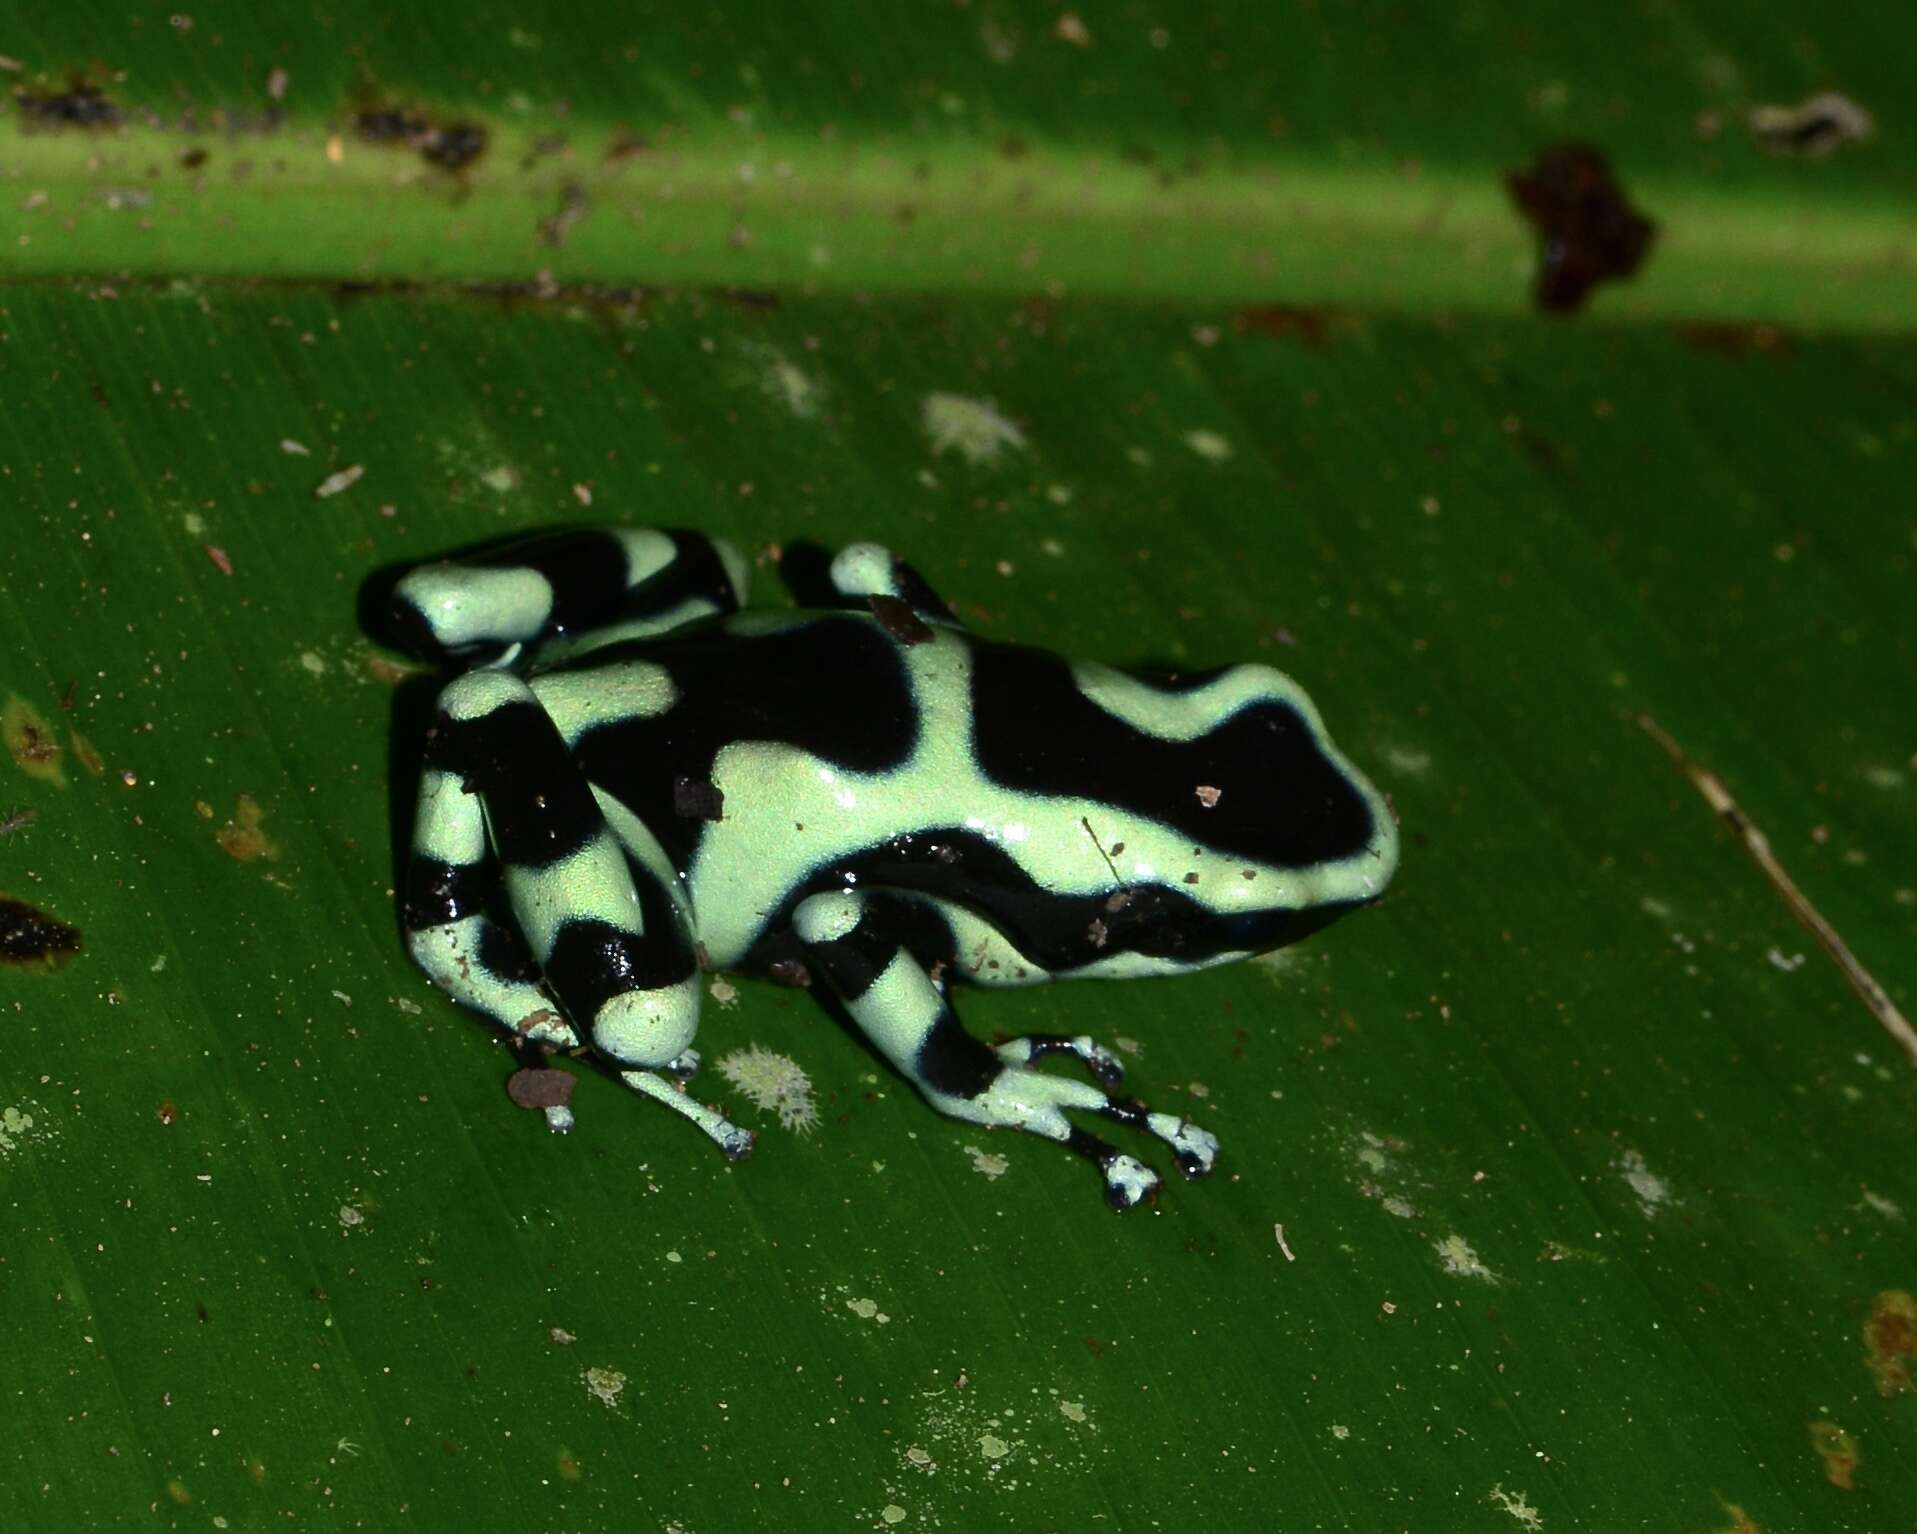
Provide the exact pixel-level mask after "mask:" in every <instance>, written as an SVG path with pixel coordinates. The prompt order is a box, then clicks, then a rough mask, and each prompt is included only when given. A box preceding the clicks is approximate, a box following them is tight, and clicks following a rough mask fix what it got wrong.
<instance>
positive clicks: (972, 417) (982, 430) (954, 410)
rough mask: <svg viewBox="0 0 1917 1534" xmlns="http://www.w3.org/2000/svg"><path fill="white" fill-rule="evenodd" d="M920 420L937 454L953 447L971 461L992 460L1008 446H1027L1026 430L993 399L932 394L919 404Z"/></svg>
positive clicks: (968, 461)
mask: <svg viewBox="0 0 1917 1534" xmlns="http://www.w3.org/2000/svg"><path fill="white" fill-rule="evenodd" d="M919 422H920V425H921V426H922V427H923V428H924V430H925V434H926V436H928V437H929V438H931V440H932V451H933V453H934V454H942V453H944V452H945V451H946V450H947V449H951V450H953V451H955V452H957V453H958V455H959V456H960V457H961V458H963V459H964V460H965V461H966V462H967V463H972V464H980V463H990V462H991V461H992V460H993V459H995V458H997V457H998V456H999V454H1000V453H1001V452H1003V451H1004V450H1005V449H1007V448H1014V449H1018V448H1023V447H1024V446H1025V433H1024V432H1022V431H1020V430H1019V428H1018V426H1017V424H1016V423H1015V422H1013V421H1011V420H1009V419H1008V418H1006V417H1005V416H1003V415H1001V414H1000V413H999V410H998V407H997V405H995V404H994V403H993V402H992V401H991V400H989V399H968V398H967V397H966V396H964V395H962V394H928V395H926V396H925V399H924V401H923V402H922V403H921V404H920V406H919Z"/></svg>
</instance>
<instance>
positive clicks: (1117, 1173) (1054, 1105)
mask: <svg viewBox="0 0 1917 1534" xmlns="http://www.w3.org/2000/svg"><path fill="white" fill-rule="evenodd" d="M905 904H906V903H905V902H902V901H899V900H897V899H895V898H892V897H886V896H878V897H873V896H868V895H861V894H852V893H845V894H831V895H814V896H813V897H811V898H810V899H808V900H806V901H804V902H802V903H801V904H800V906H799V908H798V910H797V911H796V912H795V913H794V918H793V923H794V927H795V929H796V931H797V933H798V937H799V940H800V941H801V942H802V943H803V944H805V946H806V950H807V953H808V955H809V956H810V957H811V958H812V959H813V961H814V962H815V963H816V964H817V966H818V968H819V970H820V972H821V973H822V974H823V975H824V976H825V978H826V980H827V981H828V982H829V983H830V984H831V986H832V988H833V990H834V991H835V992H837V994H838V995H839V997H840V999H841V1000H842V1001H843V1002H844V1003H845V1008H846V1010H847V1012H849V1013H850V1014H851V1016H852V1019H853V1021H854V1022H856V1023H857V1024H858V1025H859V1027H860V1029H861V1030H862V1031H863V1032H864V1033H865V1035H866V1036H867V1037H868V1038H869V1039H871V1040H872V1042H873V1044H874V1045H876V1046H877V1048H878V1049H879V1051H880V1053H882V1054H883V1055H884V1056H885V1057H886V1058H887V1059H888V1060H890V1061H891V1062H892V1063H893V1065H895V1066H896V1067H897V1068H898V1069H899V1070H900V1071H901V1072H902V1073H903V1074H904V1075H905V1076H906V1077H907V1078H908V1079H910V1080H911V1081H912V1083H913V1084H914V1085H915V1086H917V1087H918V1089H919V1091H920V1092H922V1093H923V1094H924V1096H925V1098H926V1100H927V1101H928V1102H930V1103H931V1104H932V1106H933V1107H935V1108H937V1109H938V1110H939V1111H940V1112H942V1113H946V1114H949V1115H951V1116H952V1117H953V1118H958V1119H964V1120H967V1121H969V1122H971V1123H975V1124H984V1125H988V1126H991V1127H994V1128H1007V1129H1022V1130H1025V1131H1026V1132H1027V1133H1029V1134H1036V1135H1041V1136H1043V1137H1044V1138H1045V1139H1048V1140H1056V1141H1058V1142H1059V1143H1060V1144H1062V1145H1065V1146H1068V1147H1069V1148H1070V1149H1072V1150H1074V1151H1076V1152H1077V1153H1078V1154H1080V1155H1082V1156H1084V1157H1086V1158H1087V1159H1088V1160H1090V1161H1092V1162H1094V1163H1095V1164H1096V1165H1097V1166H1098V1168H1099V1170H1100V1172H1101V1173H1102V1174H1103V1175H1104V1178H1105V1187H1106V1198H1107V1200H1108V1201H1109V1202H1110V1203H1111V1204H1112V1205H1113V1206H1114V1207H1115V1208H1120V1209H1125V1208H1129V1207H1131V1206H1132V1205H1133V1204H1136V1203H1137V1202H1138V1201H1139V1200H1140V1199H1142V1198H1145V1197H1146V1196H1148V1195H1149V1194H1151V1193H1153V1192H1154V1191H1155V1190H1156V1189H1157V1187H1158V1175H1157V1173H1155V1172H1153V1171H1152V1170H1151V1169H1150V1168H1149V1167H1147V1166H1145V1165H1144V1164H1143V1163H1142V1162H1140V1161H1138V1160H1136V1159H1134V1158H1133V1157H1131V1156H1127V1155H1123V1154H1121V1153H1120V1152H1119V1151H1117V1150H1116V1149H1115V1148H1113V1147H1112V1146H1110V1145H1108V1144H1106V1143H1105V1142H1104V1141H1103V1140H1101V1139H1099V1138H1098V1137H1097V1136H1096V1135H1092V1134H1089V1133H1087V1132H1086V1131H1085V1130H1083V1129H1080V1128H1079V1127H1078V1126H1076V1125H1075V1124H1073V1123H1072V1122H1071V1120H1070V1119H1068V1118H1067V1117H1066V1116H1065V1110H1067V1109H1081V1110H1083V1111H1086V1112H1090V1113H1097V1114H1099V1115H1101V1116H1103V1117H1105V1118H1109V1119H1113V1120H1115V1121H1117V1122H1120V1123H1124V1124H1126V1125H1128V1126H1131V1127H1134V1128H1140V1129H1144V1130H1146V1131H1147V1132H1148V1133H1151V1134H1155V1135H1157V1136H1158V1137H1159V1138H1161V1139H1164V1140H1166V1141H1167V1142H1168V1143H1170V1144H1172V1145H1173V1146H1174V1148H1175V1149H1176V1150H1177V1151H1178V1153H1179V1162H1180V1165H1181V1166H1182V1167H1184V1168H1185V1169H1186V1170H1187V1172H1193V1173H1195V1172H1199V1171H1208V1170H1209V1169H1210V1165H1211V1159H1212V1157H1213V1155H1215V1153H1216V1149H1217V1142H1216V1141H1215V1140H1213V1139H1212V1138H1211V1136H1209V1135H1207V1134H1205V1132H1204V1131H1203V1130H1199V1129H1196V1128H1195V1127H1194V1126H1192V1125H1189V1124H1186V1123H1185V1122H1184V1121H1183V1120H1181V1119H1176V1118H1174V1117H1173V1116H1172V1115H1169V1114H1158V1113H1151V1112H1150V1111H1149V1110H1147V1109H1145V1108H1144V1107H1143V1106H1142V1105H1139V1104H1134V1103H1115V1102H1113V1100H1112V1099H1111V1098H1110V1097H1109V1096H1107V1095H1106V1093H1105V1092H1104V1091H1103V1090H1101V1089H1100V1088H1099V1087H1097V1086H1094V1085H1092V1084H1091V1083H1089V1082H1084V1081H1075V1080H1072V1079H1070V1078H1068V1077H1063V1076H1052V1075H1047V1074H1044V1073H1042V1072H1039V1071H1036V1070H1033V1069H1032V1068H1031V1067H1030V1066H1029V1065H1027V1064H1026V1063H1025V1061H1026V1060H1027V1059H1030V1058H1031V1057H1033V1056H1034V1055H1037V1054H1042V1053H1046V1052H1048V1050H1047V1049H1046V1048H1045V1047H1044V1044H1039V1045H1038V1047H1032V1048H1026V1049H1025V1050H1024V1052H1023V1053H1022V1054H1021V1053H1020V1049H1019V1046H1020V1045H1021V1044H1022V1043H1023V1042H1024V1041H1013V1043H1012V1044H1009V1045H1007V1046H1005V1047H1004V1048H1002V1049H999V1050H993V1049H990V1048H988V1047H987V1046H986V1045H984V1044H982V1043H980V1042H979V1041H978V1040H977V1039H975V1038H973V1037H972V1036H971V1035H970V1034H969V1033H967V1032H966V1031H965V1029H964V1028H963V1027H962V1026H961V1025H960V1023H959V1020H958V1018H957V1016H956V1015H955V1014H954V1013H953V1011H952V1009H951V1006H950V1004H949V1003H948V1002H947V1001H946V999H945V998H944V996H942V995H941V994H940V992H939V988H938V986H937V985H936V984H935V983H934V982H933V980H932V978H931V976H930V975H929V974H927V972H926V970H925V967H924V966H923V965H922V964H921V963H920V962H919V961H918V960H917V959H916V958H915V957H913V955H912V953H911V951H910V949H909V948H908V947H907V946H906V945H905V943H904V942H903V941H902V940H901V938H900V936H899V933H900V931H901V930H902V929H903V928H904V927H905V926H906V925H907V924H908V922H909V921H910V919H911V918H910V917H909V916H908V915H907V914H905V912H904V911H903V910H902V909H901V908H902V907H904V906H905ZM1047 1042H1049V1041H1047ZM1087 1042H1089V1041H1087Z"/></svg>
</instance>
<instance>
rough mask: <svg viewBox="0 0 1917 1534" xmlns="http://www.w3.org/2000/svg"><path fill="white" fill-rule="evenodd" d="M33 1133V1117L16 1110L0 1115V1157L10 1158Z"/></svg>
mask: <svg viewBox="0 0 1917 1534" xmlns="http://www.w3.org/2000/svg"><path fill="white" fill-rule="evenodd" d="M32 1133H33V1115H32V1114H31V1113H24V1112H22V1111H21V1110H20V1109H18V1108H8V1109H7V1110H6V1111H5V1112H4V1113H0V1156H11V1155H12V1154H13V1153H14V1152H15V1151H17V1150H18V1149H19V1148H20V1147H21V1145H23V1144H24V1143H25V1142H26V1138H27V1136H28V1135H30V1134H32Z"/></svg>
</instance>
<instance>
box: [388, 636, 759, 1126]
mask: <svg viewBox="0 0 1917 1534" xmlns="http://www.w3.org/2000/svg"><path fill="white" fill-rule="evenodd" d="M501 895H503V896H504V899H505V902H506V903H507V904H508V905H510V907H511V909H512V913H513V916H514V917H515V919H516V921H517V924H518V928H519V934H522V935H523V938H524V941H523V942H522V941H521V937H520V936H518V935H515V934H514V933H513V932H512V931H511V930H510V929H508V928H507V927H505V926H503V925H501V924H500V923H499V922H496V921H495V920H494V919H493V918H492V916H491V915H490V914H488V912H489V908H490V907H491V906H493V905H494V904H495V903H496V901H497V900H498V897H500V896H501ZM403 920H404V923H405V927H406V937H407V943H408V946H409V947H410V948H411V950H412V953H413V957H414V959H415V960H416V961H417V962H418V964H419V966H420V967H421V968H422V969H424V970H425V971H426V973H427V974H428V975H429V976H430V977H431V978H432V979H433V981H434V982H435V983H436V984H437V985H438V986H439V987H440V988H441V989H442V990H444V991H445V992H447V993H448V994H449V995H450V996H451V997H452V998H453V999H454V1000H455V1001H457V1002H459V1003H461V1004H462V1005H464V1006H466V1007H469V1008H471V1009H472V1010H473V1011H475V1012H477V1013H479V1014H480V1015H481V1016H482V1017H484V1018H486V1019H487V1020H488V1021H489V1022H491V1023H492V1024H493V1025H494V1026H495V1027H497V1028H499V1029H500V1030H501V1031H502V1032H504V1033H507V1034H508V1035H510V1036H511V1037H513V1038H514V1039H516V1040H528V1041H531V1042H533V1043H537V1044H547V1045H551V1046H553V1047H555V1048H560V1049H575V1048H578V1047H580V1046H581V1045H582V1044H590V1045H591V1047H592V1048H593V1049H594V1051H595V1052H596V1053H597V1054H598V1055H600V1056H601V1057H603V1058H605V1059H606V1060H607V1061H609V1062H610V1063H611V1064H612V1065H613V1066H614V1068H615V1069H616V1070H617V1072H618V1075H619V1078H620V1079H621V1080H622V1081H623V1082H625V1084H626V1085H627V1086H629V1087H631V1088H632V1089H633V1090H634V1091H636V1092H639V1093H640V1094H642V1095H643V1096H646V1097H650V1098H652V1099H653V1100H654V1101H656V1102H659V1103H662V1104H664V1105H665V1106H666V1107H669V1108H671V1109H673V1110H674V1111H675V1112H677V1113H679V1114H681V1115H683V1116H684V1117H686V1118H688V1119H690V1120H691V1121H692V1122H693V1123H694V1124H696V1125H698V1127H699V1128H700V1129H701V1130H703V1131H704V1132H705V1133H706V1134H707V1135H708V1136H709V1137H710V1138H711V1139H712V1140H713V1141H715V1142H716V1143H717V1144H718V1145H719V1147H720V1148H721V1149H722V1150H724V1151H725V1152H726V1153H727V1154H728V1155H730V1156H742V1155H745V1154H746V1153H747V1152H748V1151H750V1150H751V1148H752V1136H751V1135H750V1134H749V1133H748V1132H747V1131H745V1130H741V1129H738V1128H736V1127H735V1126H733V1125H732V1124H729V1123H727V1122H726V1120H725V1119H723V1118H721V1117H720V1116H719V1115H718V1114H717V1113H715V1112H714V1111H713V1110H711V1109H710V1108H705V1107H702V1106H701V1105H700V1104H698V1103H697V1102H695V1101H694V1100H693V1099H691V1098H689V1097H687V1096H686V1095H685V1093H684V1092H683V1091H682V1090H680V1080H679V1078H683V1076H684V1075H687V1074H689V1073H690V1068H691V1067H692V1066H693V1065H694V1064H695V1063H696V1059H697V1057H696V1055H694V1053H693V1051H692V1048H691V1045H692V1039H693V1035H694V1033H695V1032H696V1030H697V1028H698V1020H699V971H698V966H697V964H696V962H695V961H694V958H693V953H692V944H691V940H690V938H689V936H688V935H687V932H686V927H685V923H684V920H683V918H682V916H681V914H680V912H679V910H678V908H677V906H676V905H675V903H674V896H673V893H672V891H671V890H669V889H668V888H666V887H664V886H663V885H662V884H661V882H660V881H659V880H658V879H656V878H655V877H653V876H652V875H651V874H650V873H649V872H647V871H646V870H644V869H638V868H635V867H634V865H633V864H632V863H630V862H629V861H628V859H627V857H626V853H625V851H624V849H623V848H622V847H621V846H620V844H619V842H618V841H617V839H616V838H615V837H614V835H613V833H612V831H611V830H610V828H609V827H608V826H607V824H606V821H605V817H604V813H603V811H602V810H601V808H600V806H599V802H598V800H597V799H596V797H595V796H594V794H593V791H592V788H591V785H590V784H589V783H588V782H587V781H586V778H585V775H584V774H583V773H582V772H580V770H579V767H578V764H577V763H576V762H575V761H574V760H573V759H572V756H571V754H570V753H569V752H568V751H567V750H566V746H565V742H564V741H563V740H562V739H561V738H560V736H559V732H558V730H557V729H556V728H555V727H554V725H553V723H552V720H551V719H550V718H549V717H548V716H547V715H546V713H545V711H544V710H543V709H541V708H540V706H539V704H538V701H537V700H536V699H535V698H534V696H533V693H532V690H531V688H530V687H528V686H527V684H526V683H525V682H524V681H523V680H521V679H520V678H519V677H517V676H514V675H512V674H511V673H509V672H504V671H486V670H481V671H473V672H469V673H467V674H466V675H465V676H463V677H461V678H459V679H458V680H457V681H455V682H454V683H452V685H451V686H449V687H447V688H446V690H445V691H444V692H442V693H441V694H440V699H439V707H438V713H437V715H436V718H435V720H434V724H433V727H432V731H431V733H430V735H429V736H428V738H427V744H426V767H425V772H424V774H423V777H422V780H421V789H420V803H419V815H418V819H417V821H416V822H415V830H414V838H413V857H412V862H411V866H410V867H409V869H408V872H407V885H406V900H405V906H404V913H403ZM542 974H543V976H544V979H545V982H546V985H547V986H550V988H551V993H550V995H549V994H548V991H547V990H546V989H545V988H544V987H542V986H541V984H540V977H541V975H542ZM553 997H556V998H557V1003H558V1004H557V1006H555V1004H554V1001H553V999H552V998H553ZM562 1009H563V1010H562ZM569 1019H572V1020H577V1022H578V1023H579V1024H584V1025H586V1026H585V1027H583V1028H582V1027H579V1026H576V1024H575V1022H574V1021H572V1020H569ZM582 1035H583V1037H582ZM548 1121H549V1122H553V1118H552V1115H551V1114H549V1115H548ZM555 1127H558V1125H557V1124H556V1123H555Z"/></svg>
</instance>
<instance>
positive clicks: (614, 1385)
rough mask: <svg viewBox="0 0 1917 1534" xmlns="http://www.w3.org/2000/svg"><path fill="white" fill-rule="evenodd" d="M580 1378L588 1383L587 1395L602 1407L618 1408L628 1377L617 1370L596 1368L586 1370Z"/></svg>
mask: <svg viewBox="0 0 1917 1534" xmlns="http://www.w3.org/2000/svg"><path fill="white" fill-rule="evenodd" d="M580 1378H581V1379H582V1380H584V1381H585V1383H586V1393H587V1394H588V1395H590V1396H592V1397H593V1398H594V1399H596V1400H597V1401H598V1402H599V1404H600V1405H601V1406H606V1407H613V1406H617V1405H618V1404H619V1395H620V1392H621V1391H623V1390H624V1389H625V1388H626V1377H625V1375H623V1374H621V1373H620V1372H619V1371H618V1370H617V1369H601V1368H598V1367H594V1368H591V1369H588V1370H586V1371H585V1372H584V1373H583V1374H581V1375H580Z"/></svg>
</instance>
